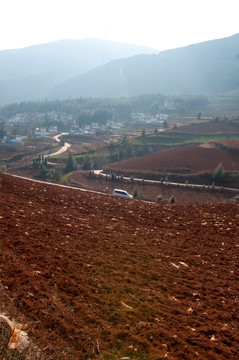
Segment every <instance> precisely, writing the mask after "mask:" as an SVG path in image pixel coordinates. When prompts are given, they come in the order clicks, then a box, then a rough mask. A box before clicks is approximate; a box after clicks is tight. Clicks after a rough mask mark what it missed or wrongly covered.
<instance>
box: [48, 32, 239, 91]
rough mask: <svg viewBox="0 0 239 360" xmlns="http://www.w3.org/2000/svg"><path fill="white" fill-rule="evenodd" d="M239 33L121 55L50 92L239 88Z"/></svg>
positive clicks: (230, 89) (224, 89)
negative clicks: (153, 51) (155, 51)
mask: <svg viewBox="0 0 239 360" xmlns="http://www.w3.org/2000/svg"><path fill="white" fill-rule="evenodd" d="M238 52H239V34H236V35H234V36H231V37H228V38H223V39H218V40H211V41H207V42H203V43H199V44H194V45H190V46H186V47H182V48H177V49H172V50H167V51H163V52H160V53H158V54H153V55H138V56H137V55H136V56H134V57H130V58H127V59H120V60H116V61H113V62H111V63H109V64H106V65H105V66H103V67H99V68H97V69H94V70H92V71H90V72H88V73H85V74H83V75H82V76H79V77H77V78H73V79H71V80H69V81H67V82H65V83H63V84H61V85H59V86H57V87H56V88H55V89H53V90H52V91H51V92H50V93H49V97H50V98H54V97H55V98H64V97H66V96H67V94H70V93H71V96H73V97H79V96H93V97H118V96H131V95H139V94H146V93H155V92H156V93H163V94H173V95H176V94H204V95H210V94H215V93H219V92H225V91H233V90H238V89H239V59H238Z"/></svg>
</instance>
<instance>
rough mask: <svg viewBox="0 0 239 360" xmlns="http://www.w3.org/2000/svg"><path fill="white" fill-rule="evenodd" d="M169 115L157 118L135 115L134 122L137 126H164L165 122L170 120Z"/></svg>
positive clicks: (160, 115)
mask: <svg viewBox="0 0 239 360" xmlns="http://www.w3.org/2000/svg"><path fill="white" fill-rule="evenodd" d="M168 118H169V115H168V114H156V115H155V116H153V115H150V114H144V113H133V114H132V121H133V122H134V123H135V124H162V123H163V121H165V120H168Z"/></svg>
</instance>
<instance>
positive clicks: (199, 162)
mask: <svg viewBox="0 0 239 360" xmlns="http://www.w3.org/2000/svg"><path fill="white" fill-rule="evenodd" d="M209 146H210V145H209ZM219 163H222V165H223V167H224V169H225V170H226V171H238V170H239V157H238V156H235V155H232V154H230V153H228V152H227V151H224V150H221V149H218V148H216V147H204V146H201V145H192V146H185V147H182V148H176V149H170V150H165V151H162V152H158V153H153V154H150V155H145V156H142V157H140V158H134V159H130V160H124V161H121V162H119V163H115V164H110V165H109V166H107V167H106V169H110V170H112V171H122V172H124V171H126V172H131V173H132V174H133V173H134V172H137V173H140V172H142V174H143V173H144V172H145V173H155V174H157V173H162V172H172V173H174V172H175V170H176V171H177V170H180V171H179V172H182V173H185V172H186V173H188V174H195V173H213V171H214V170H215V169H216V167H217V166H218V164H219Z"/></svg>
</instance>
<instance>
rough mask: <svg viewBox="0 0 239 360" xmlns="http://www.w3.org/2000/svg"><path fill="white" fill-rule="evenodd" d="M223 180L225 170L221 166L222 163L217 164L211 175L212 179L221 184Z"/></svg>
mask: <svg viewBox="0 0 239 360" xmlns="http://www.w3.org/2000/svg"><path fill="white" fill-rule="evenodd" d="M224 178H225V170H224V168H223V166H222V163H220V164H218V166H217V167H216V169H215V171H214V173H213V174H212V179H213V180H215V181H217V182H222V181H223V180H224Z"/></svg>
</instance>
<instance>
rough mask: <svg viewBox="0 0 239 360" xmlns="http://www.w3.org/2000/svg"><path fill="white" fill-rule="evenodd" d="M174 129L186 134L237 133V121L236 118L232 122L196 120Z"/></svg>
mask: <svg viewBox="0 0 239 360" xmlns="http://www.w3.org/2000/svg"><path fill="white" fill-rule="evenodd" d="M174 131H175V132H184V133H188V134H238V133H239V122H238V120H237V122H234V123H233V124H230V123H227V122H224V121H223V122H222V121H210V122H201V123H199V122H197V123H192V124H189V125H184V126H179V127H178V128H177V129H175V130H174Z"/></svg>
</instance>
